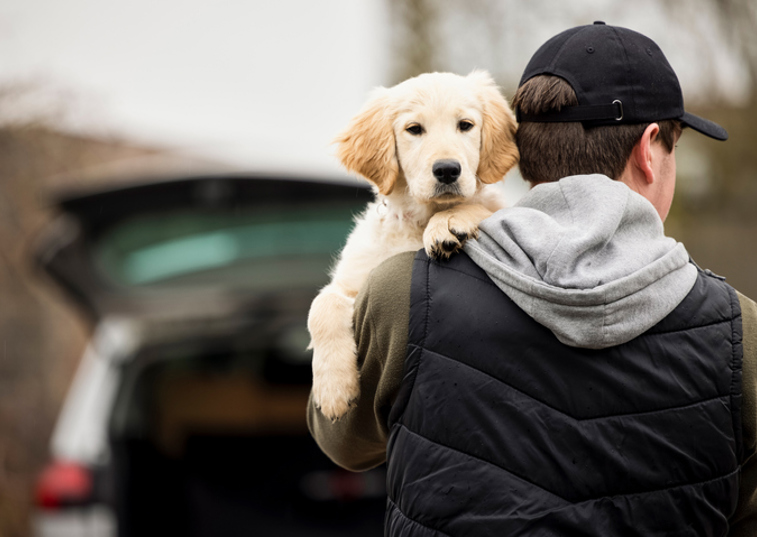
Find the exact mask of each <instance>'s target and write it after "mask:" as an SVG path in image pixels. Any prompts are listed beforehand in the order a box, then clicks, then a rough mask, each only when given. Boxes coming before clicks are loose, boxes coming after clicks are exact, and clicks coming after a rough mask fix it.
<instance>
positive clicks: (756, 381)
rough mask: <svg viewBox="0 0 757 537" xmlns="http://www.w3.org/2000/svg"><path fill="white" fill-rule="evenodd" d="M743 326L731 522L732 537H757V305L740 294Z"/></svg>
mask: <svg viewBox="0 0 757 537" xmlns="http://www.w3.org/2000/svg"><path fill="white" fill-rule="evenodd" d="M739 303H740V304H741V321H742V326H743V330H742V331H743V334H744V336H743V345H744V361H743V368H742V393H743V398H742V406H741V412H742V423H743V433H744V458H745V462H744V465H743V466H742V469H741V482H740V484H739V503H738V507H737V508H736V513H735V514H734V516H733V518H732V519H731V531H730V533H729V535H730V536H731V537H747V536H749V537H753V536H755V535H757V457H755V453H756V452H757V304H755V303H754V301H752V300H750V299H749V298H747V297H745V296H744V295H742V294H741V293H739Z"/></svg>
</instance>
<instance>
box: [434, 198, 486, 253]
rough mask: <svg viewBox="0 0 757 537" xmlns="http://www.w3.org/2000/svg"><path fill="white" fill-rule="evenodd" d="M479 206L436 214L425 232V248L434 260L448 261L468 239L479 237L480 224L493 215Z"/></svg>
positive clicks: (468, 206)
mask: <svg viewBox="0 0 757 537" xmlns="http://www.w3.org/2000/svg"><path fill="white" fill-rule="evenodd" d="M492 214H493V213H492V211H490V210H489V209H487V208H486V207H484V206H483V205H479V204H460V205H455V206H454V207H452V208H450V209H447V210H445V211H440V212H438V213H436V214H434V215H433V216H432V217H431V220H429V223H428V225H427V226H426V230H425V231H424V232H423V246H424V248H425V249H426V253H427V254H428V256H429V257H431V258H432V259H447V258H449V256H450V255H452V254H453V253H455V252H457V251H458V250H460V248H462V246H463V243H464V242H465V241H466V240H468V239H475V238H476V237H478V224H479V223H480V222H481V221H482V220H484V219H485V218H488V217H490V216H491V215H492Z"/></svg>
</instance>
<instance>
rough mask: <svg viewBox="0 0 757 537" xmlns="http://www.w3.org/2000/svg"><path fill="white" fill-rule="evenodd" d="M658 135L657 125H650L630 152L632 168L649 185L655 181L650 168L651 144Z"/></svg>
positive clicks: (658, 128)
mask: <svg viewBox="0 0 757 537" xmlns="http://www.w3.org/2000/svg"><path fill="white" fill-rule="evenodd" d="M659 134H660V126H659V125H658V124H657V123H650V124H649V125H648V126H647V128H646V129H644V133H643V134H642V135H641V138H640V139H639V141H638V142H636V145H635V146H633V150H632V151H631V158H632V159H633V165H634V167H636V168H637V169H638V170H639V171H640V172H641V173H642V174H643V175H644V179H645V180H646V182H647V184H650V185H651V184H652V183H653V182H654V180H655V176H654V168H653V166H652V158H653V153H652V142H654V141H656V140H657V136H658V135H659Z"/></svg>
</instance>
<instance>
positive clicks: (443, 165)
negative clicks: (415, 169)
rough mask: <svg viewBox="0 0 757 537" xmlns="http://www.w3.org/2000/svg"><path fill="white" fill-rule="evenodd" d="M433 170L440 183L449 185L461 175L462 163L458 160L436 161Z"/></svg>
mask: <svg viewBox="0 0 757 537" xmlns="http://www.w3.org/2000/svg"><path fill="white" fill-rule="evenodd" d="M431 171H432V172H433V173H434V177H436V178H437V179H438V180H439V182H440V183H444V184H445V185H448V184H450V183H454V182H455V181H457V178H458V177H460V163H459V162H458V161H456V160H451V159H444V160H437V161H436V162H434V165H433V167H432V168H431Z"/></svg>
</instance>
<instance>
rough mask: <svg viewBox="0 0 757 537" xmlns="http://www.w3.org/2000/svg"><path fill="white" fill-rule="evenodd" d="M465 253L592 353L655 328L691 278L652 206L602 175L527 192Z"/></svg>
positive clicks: (681, 251)
mask: <svg viewBox="0 0 757 537" xmlns="http://www.w3.org/2000/svg"><path fill="white" fill-rule="evenodd" d="M465 252H466V253H467V254H468V255H469V256H470V257H471V259H473V261H474V262H475V263H476V264H477V265H479V266H480V267H481V268H483V269H484V270H485V271H486V273H487V274H488V275H489V277H490V278H491V279H492V280H493V281H494V283H495V284H496V285H497V286H498V287H499V288H500V289H502V291H504V292H505V293H506V294H507V295H508V296H509V297H510V298H511V299H512V300H513V301H514V302H515V303H516V304H517V305H518V306H519V307H520V308H521V309H523V310H524V311H525V312H526V313H528V314H529V315H530V316H531V317H533V318H534V319H535V320H536V321H537V322H539V323H541V324H542V325H544V326H546V327H547V328H549V329H550V330H552V332H554V334H555V335H556V336H557V338H558V339H559V340H560V341H561V342H563V343H565V344H567V345H570V346H574V347H583V348H591V349H600V348H605V347H611V346H613V345H619V344H621V343H625V342H627V341H630V340H631V339H633V338H634V337H636V336H638V335H640V334H642V333H643V332H645V331H646V330H648V329H649V328H651V327H652V326H654V325H655V324H657V323H658V322H659V321H661V320H662V319H663V318H664V317H665V316H666V315H668V314H669V313H670V312H672V311H673V309H675V307H676V306H677V305H678V304H679V303H680V302H681V301H682V300H683V299H684V297H685V296H686V295H687V294H688V293H689V291H690V290H691V288H692V287H693V285H694V282H695V281H696V278H697V269H696V267H695V266H694V265H693V264H692V263H690V262H689V255H688V253H687V252H686V249H685V248H684V246H683V244H681V243H679V242H676V241H675V240H674V239H672V238H670V237H666V236H665V233H664V229H663V224H662V221H661V220H660V217H659V215H658V214H657V211H656V210H655V208H654V207H653V206H652V204H651V203H650V202H649V201H647V200H646V199H645V198H644V197H643V196H641V195H639V194H637V193H636V192H634V191H632V190H631V189H630V188H628V187H627V186H626V185H625V184H624V183H622V182H620V181H613V180H612V179H610V178H608V177H606V176H604V175H585V176H575V177H566V178H564V179H561V180H560V181H557V182H555V183H545V184H541V185H538V186H536V187H534V188H532V189H531V190H530V191H529V192H528V193H527V194H526V195H525V196H523V198H521V200H520V201H519V202H518V203H517V204H516V205H515V206H513V207H509V208H506V209H503V210H501V211H499V212H497V213H495V214H494V216H492V217H491V218H488V219H487V220H484V221H483V222H482V223H481V225H480V226H479V237H478V239H477V240H470V241H468V242H467V243H466V244H465Z"/></svg>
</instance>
